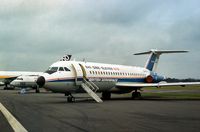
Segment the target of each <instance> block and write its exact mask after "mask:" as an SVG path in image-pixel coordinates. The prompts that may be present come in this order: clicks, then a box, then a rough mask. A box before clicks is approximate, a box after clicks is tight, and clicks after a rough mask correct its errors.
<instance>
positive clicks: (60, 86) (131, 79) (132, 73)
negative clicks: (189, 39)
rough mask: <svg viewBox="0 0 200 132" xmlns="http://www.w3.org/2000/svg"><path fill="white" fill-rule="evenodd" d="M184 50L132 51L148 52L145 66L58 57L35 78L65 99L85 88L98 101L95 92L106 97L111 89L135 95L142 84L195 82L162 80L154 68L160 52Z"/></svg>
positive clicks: (84, 90)
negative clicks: (56, 60) (59, 58)
mask: <svg viewBox="0 0 200 132" xmlns="http://www.w3.org/2000/svg"><path fill="white" fill-rule="evenodd" d="M184 52H188V51H174V50H150V51H148V52H142V53H137V54H135V55H143V54H150V57H149V59H148V61H147V62H146V65H145V67H136V66H125V65H114V64H103V63H92V62H80V61H66V60H61V61H58V62H56V63H53V64H52V65H51V66H50V67H49V69H48V70H47V71H46V72H45V73H44V74H43V75H42V76H40V77H39V78H38V79H37V81H36V82H37V84H38V85H39V86H40V87H44V88H46V89H47V90H51V91H53V92H58V93H64V94H65V95H67V96H68V98H67V100H68V102H73V101H75V98H74V97H73V96H72V93H83V92H86V93H88V94H89V95H90V96H91V97H92V98H93V99H94V100H96V101H97V102H102V100H101V98H100V97H99V96H98V95H97V94H96V92H101V93H102V98H103V99H110V98H111V93H117V94H123V93H130V92H132V98H136V97H140V96H141V94H140V92H138V90H139V89H141V88H144V87H161V86H185V85H199V84H200V82H188V83H162V81H163V80H165V77H163V76H160V75H158V74H157V73H156V72H155V70H156V67H157V64H158V60H159V57H160V55H161V54H164V53H184Z"/></svg>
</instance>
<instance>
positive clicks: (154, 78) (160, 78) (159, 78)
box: [145, 72, 165, 83]
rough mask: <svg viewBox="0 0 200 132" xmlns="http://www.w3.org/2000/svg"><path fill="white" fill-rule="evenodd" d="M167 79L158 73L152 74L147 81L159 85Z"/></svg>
mask: <svg viewBox="0 0 200 132" xmlns="http://www.w3.org/2000/svg"><path fill="white" fill-rule="evenodd" d="M164 79H165V77H164V76H159V75H158V74H157V73H153V72H152V73H151V74H150V75H148V76H147V77H146V79H145V81H146V83H158V82H161V81H163V80H164Z"/></svg>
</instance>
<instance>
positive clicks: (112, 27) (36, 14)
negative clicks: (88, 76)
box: [0, 0, 200, 78]
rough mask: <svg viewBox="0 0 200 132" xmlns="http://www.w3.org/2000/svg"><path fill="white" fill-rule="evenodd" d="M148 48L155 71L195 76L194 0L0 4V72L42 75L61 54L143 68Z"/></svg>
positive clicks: (197, 28) (198, 62)
mask: <svg viewBox="0 0 200 132" xmlns="http://www.w3.org/2000/svg"><path fill="white" fill-rule="evenodd" d="M149 49H168V50H170V49H172V50H177V49H181V50H182V49H184V50H190V52H189V53H187V54H172V55H163V56H161V59H160V63H159V65H158V73H160V74H162V75H166V76H167V77H177V78H189V77H191V78H200V70H199V68H200V1H199V0H165V1H163V0H0V70H8V71H10V70H21V71H24V70H25V71H44V70H46V69H47V67H48V66H49V65H51V64H52V63H53V62H55V61H57V60H58V59H59V58H61V57H62V56H63V55H64V54H65V53H69V54H72V55H73V58H76V60H82V59H83V58H85V59H86V61H95V62H104V63H117V64H125V65H136V66H144V64H145V62H146V60H147V57H148V56H133V53H135V52H140V51H146V50H149Z"/></svg>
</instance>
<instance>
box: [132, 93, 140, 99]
mask: <svg viewBox="0 0 200 132" xmlns="http://www.w3.org/2000/svg"><path fill="white" fill-rule="evenodd" d="M135 98H141V93H140V92H133V93H132V99H135Z"/></svg>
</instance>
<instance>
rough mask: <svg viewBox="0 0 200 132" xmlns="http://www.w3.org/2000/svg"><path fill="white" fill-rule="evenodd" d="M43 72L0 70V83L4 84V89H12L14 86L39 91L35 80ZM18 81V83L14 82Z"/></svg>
mask: <svg viewBox="0 0 200 132" xmlns="http://www.w3.org/2000/svg"><path fill="white" fill-rule="evenodd" d="M42 74H43V72H30V71H0V80H1V82H0V85H1V86H5V87H4V89H5V90H6V89H14V88H15V87H20V88H27V87H31V88H34V89H35V90H36V93H38V92H39V88H38V87H37V85H36V84H35V81H36V80H37V78H38V77H39V76H41V75H42ZM16 82H19V83H16Z"/></svg>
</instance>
